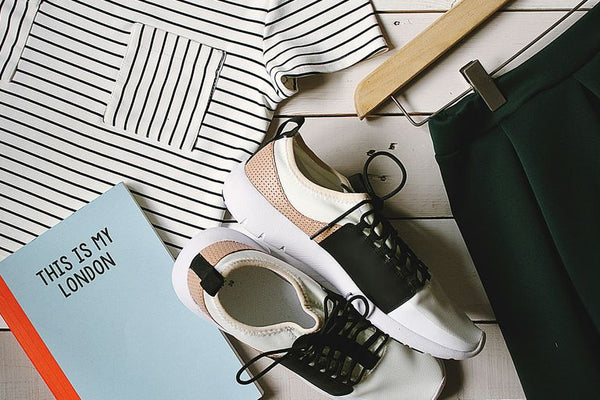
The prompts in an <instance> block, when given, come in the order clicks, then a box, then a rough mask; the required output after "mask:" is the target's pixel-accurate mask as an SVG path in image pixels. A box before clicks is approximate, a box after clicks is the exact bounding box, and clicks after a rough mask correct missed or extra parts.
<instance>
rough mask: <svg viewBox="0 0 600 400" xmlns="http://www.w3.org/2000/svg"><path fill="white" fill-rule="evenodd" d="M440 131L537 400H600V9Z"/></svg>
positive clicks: (459, 203)
mask: <svg viewBox="0 0 600 400" xmlns="http://www.w3.org/2000/svg"><path fill="white" fill-rule="evenodd" d="M497 84H498V86H499V87H500V89H501V91H502V93H503V94H504V95H505V97H506V98H507V100H508V103H507V104H506V105H504V106H503V107H502V108H500V109H499V110H498V111H496V112H495V113H492V112H490V111H489V110H488V109H487V107H486V106H485V104H484V103H483V101H482V100H481V98H480V97H479V96H477V95H472V96H469V97H468V98H466V99H464V100H463V101H461V102H459V103H458V104H457V105H455V106H454V107H452V108H451V109H449V110H447V111H446V112H444V113H442V114H440V115H438V116H437V117H436V118H435V119H433V120H432V121H431V122H430V125H429V127H430V131H431V137H432V139H433V142H434V148H435V151H436V159H437V161H438V164H439V166H440V170H441V172H442V177H443V179H444V184H445V186H446V190H447V192H448V197H449V199H450V204H451V206H452V211H453V214H454V217H455V218H456V221H457V223H458V225H459V227H460V230H461V232H462V234H463V236H464V238H465V241H466V243H467V246H468V248H469V251H470V252H471V255H472V257H473V260H474V261H475V265H476V267H477V270H478V272H479V275H480V277H481V280H482V282H483V284H484V286H485V289H486V291H487V294H488V296H489V298H490V302H491V303H492V307H493V309H494V312H495V314H496V318H497V320H498V322H499V324H500V328H501V329H502V332H503V334H504V337H505V339H506V341H507V344H508V348H509V350H510V352H511V355H512V357H513V360H514V362H515V366H516V368H517V372H518V373H519V377H520V379H521V383H522V384H523V387H524V390H525V393H526V395H527V398H528V399H530V400H532V399H533V400H535V399H543V400H547V399H567V398H574V399H575V398H576V399H592V398H600V6H596V7H595V8H594V9H593V10H592V11H589V12H588V13H587V14H586V15H585V16H584V17H583V18H582V19H581V20H580V21H578V22H577V23H576V24H575V25H574V26H573V27H571V28H570V29H569V30H568V31H567V32H566V33H564V34H563V35H561V36H560V37H559V38H558V39H556V40H555V41H554V42H553V43H552V44H551V45H549V46H548V47H547V48H546V49H544V50H543V51H541V52H540V53H538V54H537V55H535V56H534V57H532V58H531V59H529V60H528V61H527V62H526V63H524V64H523V65H521V66H520V67H518V68H516V69H515V70H513V71H511V72H509V73H507V74H505V75H504V76H502V77H500V78H499V79H497Z"/></svg>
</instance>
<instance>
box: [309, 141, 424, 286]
mask: <svg viewBox="0 0 600 400" xmlns="http://www.w3.org/2000/svg"><path fill="white" fill-rule="evenodd" d="M380 156H385V157H388V158H390V159H391V160H392V161H394V162H395V163H396V165H397V166H398V168H399V169H400V170H401V171H402V181H401V182H400V184H399V185H398V186H397V187H396V188H395V189H394V190H392V191H391V192H390V193H388V194H386V195H385V196H381V197H380V196H378V195H377V194H376V193H375V190H374V189H373V186H372V185H371V182H369V180H368V179H367V176H368V169H369V165H370V164H371V162H372V161H373V160H374V159H375V158H376V157H380ZM358 177H359V178H360V179H359V180H358V181H359V182H360V186H362V188H364V189H365V191H366V193H368V194H369V196H370V199H367V200H363V201H361V202H359V203H358V204H356V205H355V206H353V207H351V208H350V209H349V210H347V211H346V212H344V213H343V214H342V215H340V216H339V217H337V218H336V219H334V220H333V221H331V222H330V223H329V224H327V225H326V226H324V227H323V228H322V229H320V230H318V231H317V232H316V233H314V234H313V235H312V236H311V237H310V238H311V239H314V238H316V237H317V236H319V235H320V234H322V233H323V232H325V231H327V230H328V229H330V228H332V227H333V226H335V224H337V223H338V222H339V221H341V220H342V219H344V218H345V217H347V216H348V215H350V214H351V213H352V212H354V211H355V210H357V209H359V208H360V207H362V206H363V205H366V204H371V205H372V209H371V210H369V211H367V212H365V213H363V215H362V216H361V218H360V221H359V223H358V225H357V227H358V228H359V229H361V231H362V232H363V233H364V234H365V236H366V237H367V240H369V241H370V242H371V243H372V244H373V246H374V247H376V248H378V249H380V254H382V257H385V262H387V263H389V264H390V265H393V267H394V268H395V269H396V271H397V273H399V274H400V276H401V277H402V278H404V279H405V280H406V281H407V283H408V284H409V285H410V286H412V287H413V288H415V289H418V288H420V287H422V286H423V285H424V284H425V282H426V281H427V280H429V279H430V278H431V275H430V274H429V271H428V270H427V266H425V264H424V263H423V262H422V261H421V260H420V259H419V258H418V257H417V256H416V255H415V253H414V252H413V251H412V250H411V249H410V248H409V247H408V245H407V244H406V243H404V241H403V240H402V239H400V237H399V236H398V232H397V231H396V229H395V228H394V227H393V226H392V225H391V224H390V222H389V221H388V220H387V218H385V217H384V216H383V214H382V209H383V203H384V201H385V200H387V199H389V198H391V197H393V196H395V195H396V194H397V193H398V192H400V191H401V190H402V188H404V185H405V184H406V177H407V174H406V168H405V167H404V165H403V164H402V162H401V161H400V160H398V158H396V157H395V156H394V155H393V154H391V153H388V152H386V151H378V152H375V153H372V154H370V155H369V158H367V161H366V162H365V165H364V168H363V173H362V176H361V175H360V174H359V175H358Z"/></svg>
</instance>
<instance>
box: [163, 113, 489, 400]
mask: <svg viewBox="0 0 600 400" xmlns="http://www.w3.org/2000/svg"><path fill="white" fill-rule="evenodd" d="M290 122H292V123H295V124H296V125H295V126H294V128H293V129H291V130H287V131H286V130H285V129H286V124H284V125H282V126H281V127H280V129H279V131H278V132H277V135H276V136H275V138H274V139H273V140H272V141H270V142H268V143H267V144H266V145H265V146H263V147H262V148H261V149H260V150H259V151H258V152H257V153H256V154H255V155H254V156H252V157H251V158H250V160H248V162H247V163H245V164H241V165H240V166H239V168H237V169H235V170H233V171H232V172H231V174H230V175H229V177H228V178H227V180H226V182H225V186H224V190H223V195H224V198H225V202H226V204H227V207H228V209H229V210H230V212H231V213H232V215H233V216H234V217H235V218H236V219H237V220H238V221H239V223H240V224H241V225H242V226H243V227H244V228H245V229H246V230H247V231H248V232H250V233H251V234H252V235H253V236H254V237H256V238H259V240H258V241H259V242H260V244H259V243H258V242H257V241H256V240H253V239H251V238H249V237H248V236H246V235H244V234H242V233H240V232H238V231H235V230H232V229H227V228H215V229H211V230H207V231H204V232H201V233H200V234H199V235H197V236H196V237H194V238H193V239H192V240H191V241H190V242H189V243H188V244H187V245H186V246H185V248H184V249H183V250H182V252H181V253H180V255H179V257H178V258H177V260H176V263H175V267H174V269H173V284H174V287H175V290H176V292H177V295H178V296H179V298H180V299H181V301H182V302H183V303H184V304H185V305H186V306H187V307H188V308H190V309H191V310H192V311H194V312H195V313H197V314H199V315H202V316H206V317H208V318H209V319H210V320H212V321H213V322H214V323H216V324H217V325H218V326H219V327H220V328H221V329H222V330H224V331H226V332H228V333H230V334H232V335H233V336H234V337H236V338H237V339H238V340H240V341H242V342H244V343H246V344H248V345H250V346H252V347H254V348H255V349H257V350H259V351H261V352H262V354H261V356H260V357H262V356H269V357H272V358H274V360H275V361H274V363H273V364H272V365H271V367H272V366H274V365H276V364H279V363H281V364H283V365H284V366H286V367H287V368H289V369H291V370H292V371H294V372H296V373H297V374H298V375H300V376H301V377H302V378H303V379H304V380H305V381H307V382H308V383H309V384H311V385H312V386H313V387H315V388H317V389H318V390H320V391H321V392H323V393H325V394H328V395H329V396H331V397H334V398H337V397H343V398H355V399H375V398H377V399H380V398H386V399H387V398H389V399H434V398H436V397H437V396H438V395H439V393H440V392H441V390H442V388H443V385H444V382H445V375H444V367H443V364H442V363H441V362H439V361H438V360H436V359H435V358H434V357H438V358H453V359H464V358H467V357H471V356H473V355H475V354H477V353H478V352H479V351H480V350H481V348H482V347H483V343H484V341H485V336H484V334H483V332H482V331H480V330H479V329H478V328H477V327H475V325H474V324H473V323H472V322H471V321H470V320H469V319H468V317H467V316H466V315H465V314H464V313H462V312H459V311H458V310H456V309H455V308H454V307H453V306H452V305H451V303H450V301H449V300H448V299H447V297H446V296H445V295H444V293H443V291H442V290H441V288H440V287H439V286H438V285H437V282H436V281H435V280H434V279H432V278H431V276H430V274H429V272H428V271H427V268H426V267H425V265H424V264H423V263H422V262H421V261H420V260H419V259H418V258H417V257H416V255H415V254H414V253H413V252H412V251H411V250H410V248H409V247H408V246H407V245H406V244H405V243H404V242H403V241H402V240H401V239H400V238H399V237H398V235H397V233H396V231H395V230H394V229H393V227H392V226H391V225H390V223H389V222H388V221H387V220H386V219H385V218H384V217H383V216H382V215H381V212H380V208H381V201H380V200H381V199H379V198H377V196H375V194H374V193H373V190H372V188H371V187H370V186H369V183H368V181H367V180H366V179H360V178H356V177H355V178H354V179H351V180H349V179H347V178H346V177H344V176H343V175H341V174H339V173H338V172H337V171H335V170H333V169H332V168H330V167H329V166H327V165H326V164H325V163H324V162H323V161H321V160H320V159H319V158H318V157H317V156H316V155H315V154H314V153H313V152H312V151H311V150H310V149H309V148H308V147H307V146H306V145H305V144H304V142H303V141H302V139H301V137H300V135H299V134H298V130H299V128H300V126H301V125H302V122H303V120H302V119H292V120H291V121H290ZM371 160H372V158H370V159H369V162H370V161H371ZM367 164H368V163H367ZM399 165H401V164H399ZM365 169H366V168H365ZM400 188H401V186H400V187H399V189H400ZM399 189H397V190H399ZM272 254H275V255H276V256H277V257H274V256H273V255H272ZM284 260H287V261H290V262H286V261H284ZM298 261H299V262H298ZM292 264H293V265H294V266H292ZM298 266H304V268H302V269H303V270H302V271H301V270H300V269H298V268H296V267H298ZM309 275H311V276H309ZM315 279H317V280H319V281H320V282H321V283H323V284H324V286H327V287H324V286H322V285H320V284H318V283H317V282H316V281H315ZM338 293H339V294H338ZM391 339H395V340H391ZM401 343H404V344H405V345H407V346H410V347H412V348H413V349H415V350H418V351H419V352H416V351H414V350H411V349H410V348H409V347H407V346H404V345H402V344H401ZM432 356H434V357H432ZM254 361H255V360H251V361H250V364H251V363H253V362H254ZM245 367H247V365H246V366H245ZM271 367H269V368H267V369H266V370H265V371H263V372H262V373H260V374H259V375H257V376H255V377H254V379H256V378H259V377H260V376H262V375H263V374H264V373H266V372H267V371H268V370H269V369H270V368H271ZM242 370H243V369H242ZM242 370H240V373H239V374H238V381H239V382H240V383H248V382H249V381H252V379H251V380H246V381H244V380H243V379H242V378H241V372H242Z"/></svg>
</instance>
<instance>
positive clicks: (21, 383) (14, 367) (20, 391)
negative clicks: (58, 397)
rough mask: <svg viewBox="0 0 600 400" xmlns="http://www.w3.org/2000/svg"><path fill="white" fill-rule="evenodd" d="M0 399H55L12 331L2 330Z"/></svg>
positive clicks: (0, 334)
mask: <svg viewBox="0 0 600 400" xmlns="http://www.w3.org/2000/svg"><path fill="white" fill-rule="evenodd" d="M0 399H6V400H8V399H10V400H52V399H54V396H52V393H51V392H50V390H49V389H48V387H47V386H46V384H45V383H44V381H43V380H42V378H41V377H40V374H39V373H38V372H37V370H36V369H35V368H34V367H33V364H31V361H29V358H27V355H26V354H25V352H24V351H23V349H21V347H20V346H19V343H18V342H17V340H16V339H15V337H14V335H13V334H12V333H11V332H10V331H2V332H0Z"/></svg>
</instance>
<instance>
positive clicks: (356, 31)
mask: <svg viewBox="0 0 600 400" xmlns="http://www.w3.org/2000/svg"><path fill="white" fill-rule="evenodd" d="M387 49H388V47H387V44H386V42H385V39H384V38H383V35H382V34H381V30H380V27H379V23H378V21H377V17H376V16H375V13H374V11H373V7H372V5H371V2H370V1H369V0H345V1H319V0H271V1H270V5H269V9H268V11H267V14H266V21H265V28H264V35H263V53H264V57H265V66H266V68H267V72H268V73H269V76H270V77H271V80H272V83H273V84H274V85H275V87H276V88H277V89H278V90H279V91H281V92H282V93H283V95H284V97H289V96H291V95H292V94H294V93H295V92H296V90H295V80H294V79H291V78H295V77H298V76H303V75H308V74H313V73H324V72H334V71H338V70H340V69H344V68H347V67H349V66H351V65H353V64H355V63H357V62H359V61H362V60H364V59H366V58H369V57H372V56H374V55H376V54H379V53H382V52H385V51H386V50H387Z"/></svg>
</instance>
